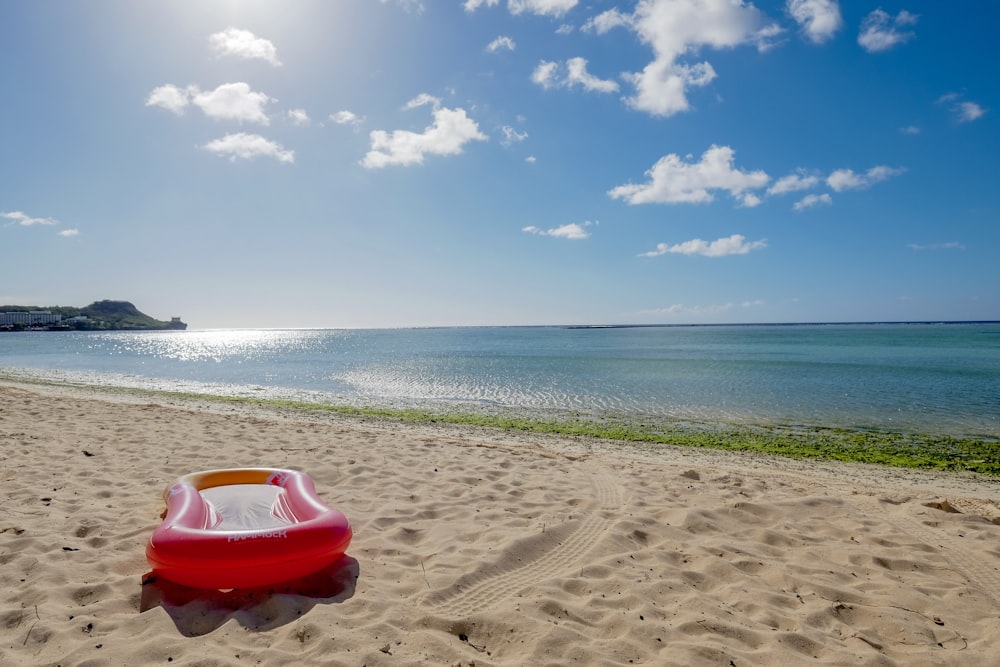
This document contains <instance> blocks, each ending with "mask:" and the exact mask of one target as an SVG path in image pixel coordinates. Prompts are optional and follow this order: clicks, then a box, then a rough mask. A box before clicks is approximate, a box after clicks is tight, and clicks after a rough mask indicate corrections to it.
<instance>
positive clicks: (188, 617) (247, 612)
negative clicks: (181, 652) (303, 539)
mask: <svg viewBox="0 0 1000 667" xmlns="http://www.w3.org/2000/svg"><path fill="white" fill-rule="evenodd" d="M360 575H361V569H360V566H359V564H358V561H357V560H355V559H353V558H351V557H350V556H344V557H343V558H341V559H340V560H338V561H337V562H335V563H333V564H332V565H329V566H327V567H325V568H323V569H322V570H320V571H319V572H315V573H313V574H310V575H307V576H305V577H301V578H299V579H292V580H289V581H283V582H280V583H277V584H271V585H269V586H260V587H256V588H241V589H233V590H229V591H218V590H207V589H201V588H189V587H187V586H181V585H180V584H175V583H173V582H170V581H167V580H165V579H162V578H159V577H156V576H155V575H153V574H152V573H148V574H146V575H144V576H143V578H142V595H141V596H140V602H139V613H143V612H145V611H148V610H150V609H152V608H154V607H162V608H163V610H164V611H166V612H167V614H168V615H169V616H170V618H171V619H172V620H173V622H174V625H175V626H177V630H178V632H180V633H181V634H182V635H184V636H185V637H200V636H202V635H206V634H208V633H210V632H212V631H213V630H216V629H217V628H219V627H221V626H222V625H223V624H224V623H226V621H228V620H229V619H230V618H234V619H236V620H237V621H238V622H239V623H240V624H241V625H242V626H244V627H245V628H247V629H248V630H252V631H256V632H263V631H266V630H271V629H273V628H277V627H281V626H282V625H286V624H287V623H291V622H292V621H295V620H297V619H299V618H301V617H302V616H303V614H305V613H306V612H308V611H309V610H310V609H312V608H313V607H314V606H316V605H317V604H339V603H341V602H343V601H345V600H349V599H350V598H351V597H353V596H354V590H355V587H356V585H357V581H358V577H359V576H360Z"/></svg>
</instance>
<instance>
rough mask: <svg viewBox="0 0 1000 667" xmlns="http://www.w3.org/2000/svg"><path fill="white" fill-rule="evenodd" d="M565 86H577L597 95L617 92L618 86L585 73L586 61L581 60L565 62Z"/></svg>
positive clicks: (571, 59) (575, 59) (573, 59)
mask: <svg viewBox="0 0 1000 667" xmlns="http://www.w3.org/2000/svg"><path fill="white" fill-rule="evenodd" d="M566 69H567V70H568V73H567V75H566V85H568V86H573V85H574V84H579V85H581V86H583V87H584V89H586V90H589V91H595V92H598V93H614V92H617V91H618V84H617V83H616V82H614V81H608V80H606V79H599V78H597V77H596V76H594V75H593V74H590V73H589V72H588V71H587V61H586V60H585V59H583V58H570V59H569V60H567V61H566Z"/></svg>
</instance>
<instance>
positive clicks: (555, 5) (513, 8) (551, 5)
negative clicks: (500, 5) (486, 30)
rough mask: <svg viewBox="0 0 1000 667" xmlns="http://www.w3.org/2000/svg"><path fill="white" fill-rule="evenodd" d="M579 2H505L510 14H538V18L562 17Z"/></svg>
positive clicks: (521, 0)
mask: <svg viewBox="0 0 1000 667" xmlns="http://www.w3.org/2000/svg"><path fill="white" fill-rule="evenodd" d="M578 1H579V0H507V9H509V10H510V13H511V14H515V15H516V14H522V13H524V12H527V13H529V14H538V15H539V16H562V15H563V14H565V13H566V12H568V11H569V10H571V9H573V8H574V7H576V5H577V2H578Z"/></svg>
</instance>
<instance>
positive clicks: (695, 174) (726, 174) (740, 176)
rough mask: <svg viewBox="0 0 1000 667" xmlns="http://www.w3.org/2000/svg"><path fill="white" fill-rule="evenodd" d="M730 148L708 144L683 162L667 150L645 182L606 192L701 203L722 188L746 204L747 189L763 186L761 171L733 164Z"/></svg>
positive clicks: (633, 199) (639, 199) (639, 200)
mask: <svg viewBox="0 0 1000 667" xmlns="http://www.w3.org/2000/svg"><path fill="white" fill-rule="evenodd" d="M734 155H735V153H734V151H733V149H732V148H730V147H728V146H712V147H711V148H709V149H708V150H707V151H705V153H704V154H703V155H702V156H701V160H700V161H698V162H685V161H684V160H683V159H682V158H681V157H680V156H679V155H676V154H674V153H671V154H669V155H666V156H664V157H662V158H660V159H659V160H658V161H657V162H656V164H654V165H653V166H652V167H651V168H650V169H649V170H648V171H646V175H647V176H649V181H648V182H647V183H644V184H641V185H636V184H631V183H630V184H628V185H619V186H618V187H616V188H613V189H611V190H609V191H608V194H609V195H610V196H611V197H612V198H614V199H624V200H625V201H626V202H627V203H629V204H679V203H702V202H710V201H712V200H713V195H712V191H713V190H722V191H724V192H728V193H729V194H730V195H731V196H732V197H734V198H736V199H737V200H739V201H741V202H742V203H743V204H744V205H750V204H748V202H752V199H748V198H747V195H748V194H749V192H748V191H750V190H754V189H759V188H762V187H764V186H765V185H767V183H768V181H769V180H770V177H769V176H768V175H767V174H766V173H765V172H763V171H760V170H758V171H753V172H745V171H742V170H740V169H735V168H734V167H733V158H734Z"/></svg>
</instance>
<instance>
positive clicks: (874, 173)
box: [826, 165, 905, 192]
mask: <svg viewBox="0 0 1000 667" xmlns="http://www.w3.org/2000/svg"><path fill="white" fill-rule="evenodd" d="M904 171H905V169H900V168H897V167H887V166H885V165H877V166H875V167H872V168H871V169H869V170H868V171H866V172H865V173H864V174H858V173H855V172H854V170H852V169H837V170H836V171H834V172H833V173H831V174H830V175H829V176H827V178H826V184H827V185H828V186H829V187H830V189H832V190H833V191H834V192H843V191H844V190H858V189H861V188H867V187H869V186H871V185H874V184H875V183H879V182H881V181H884V180H886V179H887V178H891V177H892V176H898V175H899V174H902V173H903V172H904Z"/></svg>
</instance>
